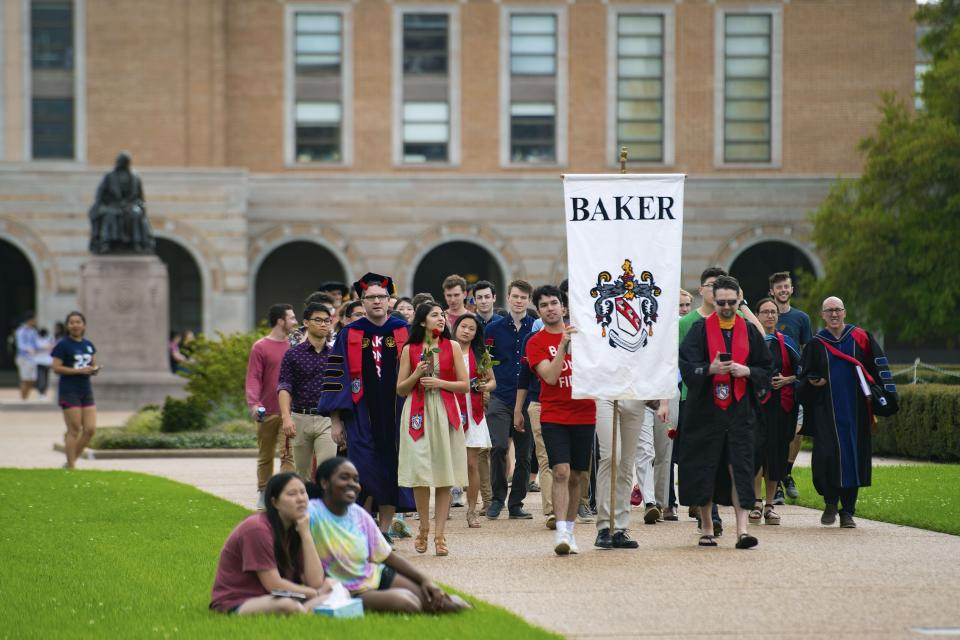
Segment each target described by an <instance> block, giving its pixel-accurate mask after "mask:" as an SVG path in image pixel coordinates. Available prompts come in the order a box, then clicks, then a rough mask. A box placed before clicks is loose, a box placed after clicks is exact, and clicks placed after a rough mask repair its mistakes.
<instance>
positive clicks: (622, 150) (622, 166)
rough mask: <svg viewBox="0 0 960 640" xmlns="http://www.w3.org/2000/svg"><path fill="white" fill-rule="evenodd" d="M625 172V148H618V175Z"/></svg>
mask: <svg viewBox="0 0 960 640" xmlns="http://www.w3.org/2000/svg"><path fill="white" fill-rule="evenodd" d="M626 172H627V148H626V147H620V173H626Z"/></svg>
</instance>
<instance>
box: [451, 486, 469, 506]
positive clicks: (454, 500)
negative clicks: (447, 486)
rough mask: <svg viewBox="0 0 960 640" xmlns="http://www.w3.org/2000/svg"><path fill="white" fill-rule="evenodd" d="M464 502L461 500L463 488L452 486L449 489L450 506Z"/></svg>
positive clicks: (460, 504)
mask: <svg viewBox="0 0 960 640" xmlns="http://www.w3.org/2000/svg"><path fill="white" fill-rule="evenodd" d="M465 504H466V503H465V502H464V501H463V489H462V488H460V487H454V488H453V489H451V490H450V506H451V507H462V506H464V505H465Z"/></svg>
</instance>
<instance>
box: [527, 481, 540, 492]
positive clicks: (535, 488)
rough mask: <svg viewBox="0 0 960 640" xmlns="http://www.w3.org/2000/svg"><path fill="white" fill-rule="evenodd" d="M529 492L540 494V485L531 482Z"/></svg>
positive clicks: (528, 486) (528, 487)
mask: <svg viewBox="0 0 960 640" xmlns="http://www.w3.org/2000/svg"><path fill="white" fill-rule="evenodd" d="M527 491H528V492H530V493H540V485H539V484H537V483H536V482H531V483H530V484H528V485H527Z"/></svg>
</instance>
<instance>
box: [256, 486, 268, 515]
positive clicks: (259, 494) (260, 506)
mask: <svg viewBox="0 0 960 640" xmlns="http://www.w3.org/2000/svg"><path fill="white" fill-rule="evenodd" d="M266 510H267V503H266V502H264V497H263V491H257V511H266Z"/></svg>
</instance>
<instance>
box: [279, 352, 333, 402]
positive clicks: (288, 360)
mask: <svg viewBox="0 0 960 640" xmlns="http://www.w3.org/2000/svg"><path fill="white" fill-rule="evenodd" d="M329 355H330V346H329V345H324V347H323V350H322V351H320V352H319V353H318V352H317V350H316V349H314V348H313V345H312V344H310V341H309V340H304V341H303V342H301V343H300V344H298V345H297V346H295V347H291V348H290V349H288V350H287V352H286V353H285V354H284V355H283V362H282V363H281V364H280V382H279V384H277V393H280V391H286V392H288V393H289V394H290V395H291V396H292V397H293V400H292V402H291V407H292V408H293V409H294V410H304V409H307V410H309V409H316V408H317V404H318V403H319V402H320V393H321V391H323V375H324V371H325V370H326V368H327V357H328V356H329Z"/></svg>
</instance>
